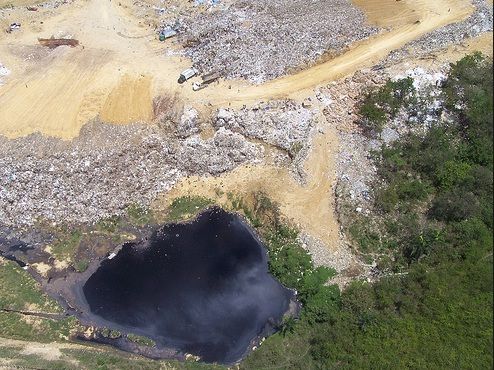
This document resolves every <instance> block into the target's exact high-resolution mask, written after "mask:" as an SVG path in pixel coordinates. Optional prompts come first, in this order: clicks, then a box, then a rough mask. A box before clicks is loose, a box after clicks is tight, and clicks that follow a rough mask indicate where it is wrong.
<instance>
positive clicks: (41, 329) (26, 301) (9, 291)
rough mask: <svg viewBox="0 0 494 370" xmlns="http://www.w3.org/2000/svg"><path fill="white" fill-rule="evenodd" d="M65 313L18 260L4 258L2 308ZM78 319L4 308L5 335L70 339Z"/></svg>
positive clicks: (0, 285) (1, 263) (0, 263)
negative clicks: (46, 316)
mask: <svg viewBox="0 0 494 370" xmlns="http://www.w3.org/2000/svg"><path fill="white" fill-rule="evenodd" d="M1 309H10V310H16V311H35V312H46V313H61V312H62V311H63V310H62V308H61V307H60V306H58V304H57V303H56V302H55V301H54V300H53V299H51V298H50V297H48V296H47V295H46V294H45V293H43V292H42V290H41V287H40V286H39V284H38V283H37V282H36V281H34V280H33V279H32V278H31V276H29V274H28V273H27V272H26V271H24V270H23V269H21V268H20V267H19V266H18V265H17V264H15V263H14V262H10V261H7V260H0V310H1ZM77 325H78V324H77V320H75V319H74V318H67V319H63V320H51V319H45V318H41V317H37V316H26V315H22V314H20V313H16V312H6V311H0V328H1V336H2V337H7V338H15V339H25V340H35V341H42V342H49V341H53V340H64V339H68V336H69V333H70V331H71V330H72V329H74V328H75V327H77Z"/></svg>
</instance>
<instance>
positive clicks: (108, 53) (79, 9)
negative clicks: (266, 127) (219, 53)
mask: <svg viewBox="0 0 494 370" xmlns="http://www.w3.org/2000/svg"><path fill="white" fill-rule="evenodd" d="M129 3H130V2H126V1H122V2H121V4H122V6H118V5H117V4H118V3H117V4H115V2H111V1H109V0H79V1H75V2H74V3H73V4H71V5H70V6H62V7H59V8H58V9H59V10H60V11H57V12H56V14H55V15H53V16H50V17H49V18H48V19H45V20H44V22H43V24H42V25H41V24H39V23H37V24H33V25H31V24H29V25H28V26H27V27H26V28H27V29H24V30H23V31H22V33H19V34H13V35H7V36H5V35H2V36H0V55H2V63H4V64H5V65H8V66H10V68H11V69H12V77H11V78H10V79H9V80H8V82H7V83H6V84H5V85H4V86H0V106H2V110H1V111H0V134H3V135H5V136H7V137H10V138H14V137H18V136H24V135H27V134H30V133H32V132H36V131H40V132H42V133H44V134H46V135H52V136H57V137H61V138H63V139H71V138H73V137H75V136H77V135H78V133H79V130H80V128H81V127H82V125H84V124H85V123H86V122H87V121H88V120H89V119H91V118H94V117H95V116H97V115H99V114H101V115H102V117H103V118H104V119H105V120H108V121H109V122H118V123H128V122H135V121H146V120H149V117H150V111H149V106H150V104H151V102H150V101H149V100H150V99H151V98H152V97H153V96H156V95H159V94H162V93H164V92H166V93H168V94H170V93H172V94H175V93H177V94H179V96H180V97H181V98H182V99H183V100H185V101H187V102H189V103H190V104H193V105H198V106H202V105H204V104H207V103H211V104H213V105H214V106H220V105H226V104H233V105H234V106H235V105H241V104H248V103H254V102H257V101H260V100H267V99H274V98H283V97H297V96H300V95H304V94H305V95H306V94H307V93H306V92H307V91H310V90H312V89H313V88H314V87H316V86H318V85H321V84H324V83H327V82H329V81H332V80H335V79H338V78H340V77H342V76H345V75H348V74H351V73H353V72H355V71H356V70H359V69H361V68H364V67H370V66H372V65H374V64H375V63H376V62H378V61H379V60H380V59H382V58H384V57H385V56H386V55H387V53H389V52H390V51H392V50H394V49H397V48H399V47H401V46H403V45H404V44H405V43H407V42H409V41H411V40H414V39H416V38H418V37H420V36H422V35H424V34H426V33H427V32H430V31H432V30H434V29H436V28H438V27H441V26H443V25H445V24H448V23H451V22H455V21H459V20H461V19H464V18H466V17H467V16H468V15H469V14H470V12H471V11H472V7H471V6H470V4H469V3H468V1H465V0H437V1H433V2H430V1H425V0H418V1H412V0H403V1H401V2H396V1H394V0H371V1H360V0H358V1H355V3H356V5H359V6H362V8H363V10H364V11H367V12H368V15H369V21H370V22H374V23H375V24H378V25H381V26H391V30H390V31H385V32H382V33H381V34H379V35H377V36H375V37H373V38H371V39H369V40H366V41H363V42H360V43H357V44H356V45H354V46H353V47H351V48H350V50H349V51H348V52H347V53H344V54H343V55H341V56H339V57H337V58H335V59H332V60H329V61H327V62H325V63H323V64H319V65H317V66H315V67H312V68H309V69H306V70H304V71H302V72H299V73H297V74H295V75H290V76H286V77H282V78H280V79H277V80H274V81H271V82H268V83H266V84H263V85H260V86H252V85H249V84H246V83H245V82H244V83H242V82H240V81H236V82H235V81H234V82H231V81H228V82H222V83H220V84H218V85H215V86H213V87H212V88H208V89H206V90H202V91H199V92H196V93H192V92H191V89H190V87H188V88H186V87H185V86H182V85H178V84H177V83H176V79H177V76H178V74H179V73H180V71H181V70H182V69H184V68H185V67H187V66H188V65H189V63H188V62H187V60H185V59H184V58H178V57H170V56H167V57H165V56H164V52H163V44H160V43H159V42H158V41H157V40H156V38H155V36H154V35H153V34H152V30H150V29H149V27H147V26H146V25H144V24H142V23H140V22H139V21H138V20H137V19H135V18H134V17H133V15H132V13H131V12H130V10H129V9H130V5H129ZM417 20H420V23H415V22H416V21H417ZM51 35H57V36H64V35H71V36H73V37H75V38H77V39H78V40H79V41H80V43H81V46H79V47H76V48H69V47H60V48H58V49H57V50H56V51H55V52H54V53H51V54H49V55H47V54H46V53H43V51H42V50H40V49H41V47H39V46H37V41H36V40H37V38H38V37H50V36H51ZM18 50H25V51H31V52H30V53H29V52H27V53H26V52H24V53H19V52H18ZM26 54H27V55H26ZM142 76H149V78H150V81H149V82H148V83H149V89H150V92H149V93H148V92H147V91H145V92H144V95H143V96H140V98H139V99H133V100H131V101H130V99H129V100H127V99H122V96H123V95H122V91H125V92H126V93H129V94H131V95H132V94H133V93H132V90H133V89H138V90H140V89H143V88H144V89H147V83H146V84H145V85H146V86H142V83H138V82H136V83H134V82H131V80H135V81H139V79H142V78H143V77H142ZM230 86H233V87H232V88H229V87H230ZM122 89H123V90H122ZM114 90H116V91H114ZM140 92H141V91H138V92H137V94H136V95H134V96H137V95H140ZM144 100H147V102H145V101H144ZM143 106H144V107H143ZM26 107H29V108H28V109H26Z"/></svg>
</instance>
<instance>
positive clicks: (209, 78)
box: [192, 72, 221, 91]
mask: <svg viewBox="0 0 494 370" xmlns="http://www.w3.org/2000/svg"><path fill="white" fill-rule="evenodd" d="M220 77H221V75H220V74H219V73H218V72H211V73H208V74H205V75H203V76H202V82H194V83H193V84H192V90H194V91H197V90H201V89H204V88H205V87H207V86H208V85H209V84H210V83H211V82H214V81H216V80H217V79H218V78H220Z"/></svg>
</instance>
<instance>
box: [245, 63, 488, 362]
mask: <svg viewBox="0 0 494 370" xmlns="http://www.w3.org/2000/svg"><path fill="white" fill-rule="evenodd" d="M399 84H400V85H399V86H398V87H399V89H398V90H401V91H402V92H403V91H404V92H406V94H408V96H411V95H410V94H411V90H410V89H409V88H408V87H409V86H412V85H411V81H402V82H399ZM396 87H397V86H396V84H395V83H388V84H387V85H386V86H385V88H383V89H382V90H380V91H378V92H377V95H374V93H369V95H368V96H367V97H366V101H365V102H364V103H367V108H369V107H370V108H373V109H375V111H376V112H377V113H376V114H375V116H372V115H369V116H368V117H366V119H369V118H372V117H374V118H373V120H369V121H368V122H369V123H370V122H371V123H372V125H371V126H369V127H368V128H369V129H370V130H375V131H379V127H382V126H380V124H382V125H383V124H384V123H385V122H386V121H387V120H389V119H390V118H392V117H393V115H394V114H395V113H396V112H397V111H398V110H399V109H400V108H401V102H400V100H399V99H396V95H395V93H394V91H395V90H396ZM391 92H393V93H391ZM400 94H401V93H400ZM398 96H400V95H398ZM401 96H405V95H403V94H402V95H401ZM444 99H445V101H446V104H447V106H448V107H449V108H450V111H453V113H454V123H451V122H449V123H445V122H437V123H436V124H435V125H434V127H433V128H432V129H431V130H429V131H428V132H427V133H425V134H423V135H417V134H410V135H408V136H407V137H405V138H402V139H400V140H399V141H398V142H396V143H394V144H393V145H391V146H389V147H385V148H383V149H382V151H381V152H380V153H377V155H376V163H377V165H378V168H379V175H380V177H381V179H383V180H384V183H385V185H381V184H382V182H378V184H377V185H376V191H375V199H376V204H375V212H374V213H373V214H372V215H371V216H368V217H366V216H364V215H360V216H358V218H357V219H355V220H354V222H353V223H352V224H350V225H345V226H346V227H347V231H348V232H349V234H350V235H351V236H352V237H353V239H354V241H355V242H356V244H357V245H358V248H359V251H360V252H361V253H363V254H364V257H365V256H367V257H368V259H369V260H372V259H375V258H377V262H378V267H379V268H380V269H381V271H384V273H385V275H386V276H385V277H383V278H381V280H379V281H378V282H376V283H374V284H370V283H366V282H354V283H353V284H351V285H350V286H349V287H348V288H347V289H346V290H345V291H343V292H341V293H339V292H338V290H337V289H336V288H332V287H326V286H324V285H323V287H324V288H327V291H325V290H324V289H323V290H322V293H321V292H318V293H316V294H313V293H312V290H311V289H310V287H311V284H310V282H311V281H312V282H313V284H314V286H315V287H316V288H315V289H316V290H318V289H321V288H320V287H321V284H320V283H321V281H324V279H325V278H326V277H327V274H328V272H322V273H321V275H319V274H310V275H309V276H310V278H308V279H306V278H305V270H306V269H308V270H309V271H310V270H311V268H310V266H311V263H310V259H309V258H308V257H307V256H306V255H305V256H304V253H303V251H300V250H298V249H297V243H296V239H295V238H294V234H295V232H294V231H293V230H290V229H289V228H286V227H285V226H281V228H280V229H276V232H275V233H273V232H269V231H268V232H267V233H266V232H265V231H263V232H261V234H262V235H263V237H264V238H265V239H266V240H267V244H268V246H269V247H270V259H271V261H270V268H271V269H272V271H273V273H274V274H275V275H276V276H278V277H279V278H280V280H282V281H283V283H285V284H287V285H288V286H291V287H295V288H297V290H298V291H299V294H300V298H301V300H302V302H303V303H304V308H303V312H302V316H301V318H300V320H299V321H298V322H297V323H296V325H295V326H294V327H293V325H292V324H290V327H289V330H288V329H287V330H284V329H283V327H282V332H281V333H279V334H277V335H274V336H273V337H270V338H268V339H267V340H266V342H265V343H264V344H263V345H262V346H261V347H260V348H259V349H258V350H257V351H255V352H254V353H252V354H251V355H250V356H249V357H248V358H247V359H246V360H245V361H244V362H243V363H242V366H241V367H242V368H244V369H268V368H274V367H278V366H279V367H281V368H283V369H301V368H303V369H336V368H337V369H394V368H398V369H399V368H431V369H432V368H469V369H483V368H491V367H492V358H493V357H492V356H493V353H492V346H493V332H492V322H493V314H492V304H493V275H492V274H493V269H492V263H493V260H492V244H493V238H492V224H493V219H492V213H493V212H492V211H493V210H492V203H493V202H492V201H493V199H492V194H493V193H492V190H493V185H492V140H493V137H492V126H493V122H492V111H493V110H492V100H493V94H492V63H491V62H487V61H485V60H484V59H483V58H482V57H481V56H480V55H474V56H469V57H467V58H465V59H463V60H461V61H460V62H458V63H457V64H455V65H453V66H452V70H451V73H450V76H449V78H448V80H447V82H446V84H445V87H444ZM409 101H410V102H412V101H413V99H410V100H409ZM371 102H372V104H371ZM404 104H409V103H408V102H407V100H406V99H405V102H404ZM410 104H411V103H410ZM367 108H366V109H367ZM364 112H368V111H365V110H364ZM375 117H377V119H375ZM379 117H383V118H382V121H380V119H381V118H379ZM263 221H264V220H263ZM277 245H280V246H283V247H281V248H277V247H276V246H277ZM273 246H274V248H273ZM285 248H286V249H285ZM278 257H280V258H278ZM302 271H304V274H302V273H301V272H302ZM313 271H315V270H313ZM301 285H302V286H301ZM306 291H308V292H309V294H307V293H306ZM311 293H312V294H311Z"/></svg>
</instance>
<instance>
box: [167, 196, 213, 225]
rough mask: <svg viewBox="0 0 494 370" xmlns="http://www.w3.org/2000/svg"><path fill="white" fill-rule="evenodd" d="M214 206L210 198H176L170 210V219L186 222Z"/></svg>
mask: <svg viewBox="0 0 494 370" xmlns="http://www.w3.org/2000/svg"><path fill="white" fill-rule="evenodd" d="M211 204H213V201H212V200H211V199H209V198H205V197H199V196H184V197H179V198H175V199H174V200H173V201H172V203H171V204H170V206H169V208H168V218H169V219H170V220H172V221H179V220H184V219H186V218H188V217H191V216H193V215H196V214H197V213H198V212H200V211H202V210H203V209H205V208H207V207H208V206H209V205H211Z"/></svg>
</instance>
